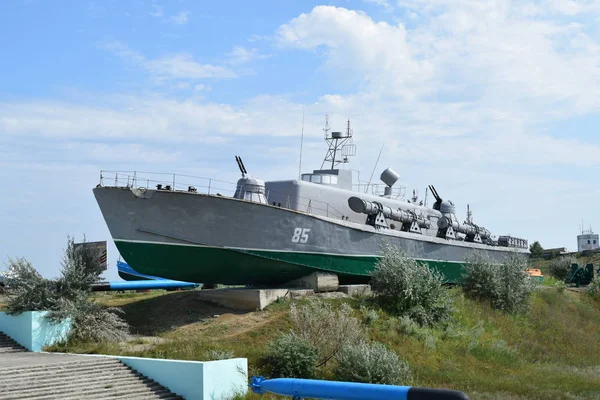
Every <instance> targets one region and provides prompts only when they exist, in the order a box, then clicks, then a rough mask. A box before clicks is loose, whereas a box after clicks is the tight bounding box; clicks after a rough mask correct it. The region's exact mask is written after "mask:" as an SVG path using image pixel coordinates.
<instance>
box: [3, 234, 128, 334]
mask: <svg viewBox="0 0 600 400" xmlns="http://www.w3.org/2000/svg"><path fill="white" fill-rule="evenodd" d="M102 272H103V268H102V266H101V264H100V257H99V254H98V252H97V250H95V249H94V248H92V247H90V246H85V238H84V242H83V245H82V246H76V245H75V242H74V239H73V238H71V237H69V238H68V242H67V248H66V249H65V254H64V257H63V261H62V268H61V276H60V277H59V278H58V279H45V278H44V277H42V276H41V275H40V274H39V273H38V272H37V271H36V270H35V268H34V267H33V266H32V265H31V263H30V262H29V261H27V260H25V259H24V258H18V259H16V260H12V259H9V263H8V272H7V274H6V276H7V284H8V286H9V287H10V292H9V298H8V304H7V312H8V313H9V314H13V315H14V314H20V313H22V312H25V311H50V313H49V314H48V318H49V319H50V320H53V321H61V320H64V319H67V318H69V319H71V321H72V323H73V329H72V331H71V339H73V340H91V341H97V342H103V341H120V340H124V339H126V338H128V335H129V333H128V326H127V323H126V322H125V321H123V320H122V319H121V318H120V317H119V316H118V315H117V314H118V313H122V311H121V310H120V309H115V308H106V307H103V306H102V305H100V304H98V303H96V302H94V301H93V300H92V299H91V298H90V294H91V288H90V285H91V284H92V283H94V282H97V281H98V280H99V279H100V274H102Z"/></svg>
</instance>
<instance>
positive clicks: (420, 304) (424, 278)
mask: <svg viewBox="0 0 600 400" xmlns="http://www.w3.org/2000/svg"><path fill="white" fill-rule="evenodd" d="M371 277H372V280H371V285H372V287H373V291H374V297H375V300H376V301H377V302H378V303H379V305H380V306H381V307H382V308H384V309H386V310H387V311H389V312H390V313H392V314H396V315H398V316H407V317H409V318H410V319H412V320H414V321H416V322H418V323H419V324H421V325H433V324H435V323H438V322H442V321H446V320H448V319H449V318H450V313H451V311H452V298H451V297H450V294H449V292H448V290H447V289H446V288H444V286H443V283H444V279H443V276H442V274H440V273H439V272H438V271H436V270H433V269H430V268H429V267H427V265H425V264H422V263H419V262H417V261H415V260H414V259H412V258H410V257H408V256H407V255H406V254H404V252H402V251H401V250H398V249H397V248H393V247H389V246H388V247H386V248H385V249H384V252H383V257H382V258H381V260H380V261H379V262H378V263H377V265H376V267H375V269H374V270H373V272H372V273H371Z"/></svg>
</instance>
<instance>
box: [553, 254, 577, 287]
mask: <svg viewBox="0 0 600 400" xmlns="http://www.w3.org/2000/svg"><path fill="white" fill-rule="evenodd" d="M572 264H577V259H576V258H575V257H572V256H569V257H558V258H555V259H554V260H552V261H551V262H550V275H552V276H553V277H554V278H556V279H558V280H559V281H563V282H566V281H567V279H568V277H569V272H570V271H571V265H572Z"/></svg>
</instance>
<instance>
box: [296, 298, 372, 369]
mask: <svg viewBox="0 0 600 400" xmlns="http://www.w3.org/2000/svg"><path fill="white" fill-rule="evenodd" d="M290 317H291V319H292V323H293V324H294V334H295V335H297V336H298V337H301V338H303V339H306V340H307V341H308V342H309V343H310V344H311V345H312V346H314V347H315V348H316V349H317V351H318V358H317V364H316V367H320V366H322V365H324V364H326V363H327V362H328V361H329V360H331V359H332V358H333V357H335V355H336V354H337V353H338V352H339V351H340V349H341V348H342V347H344V346H345V345H348V344H350V345H352V344H354V343H357V342H358V341H359V340H360V338H362V337H363V336H364V331H363V328H362V325H361V323H360V321H359V320H358V319H356V318H354V317H353V316H352V309H351V308H350V306H349V305H348V304H345V303H344V304H342V305H341V307H340V308H339V310H334V309H333V308H332V307H331V304H329V303H325V302H323V301H319V300H315V299H310V300H309V301H308V303H307V304H305V305H301V306H296V305H295V304H292V306H291V309H290Z"/></svg>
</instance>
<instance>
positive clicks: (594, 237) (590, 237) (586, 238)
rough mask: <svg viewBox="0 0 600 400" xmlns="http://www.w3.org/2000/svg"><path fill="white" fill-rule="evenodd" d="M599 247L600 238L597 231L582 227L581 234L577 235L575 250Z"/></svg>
mask: <svg viewBox="0 0 600 400" xmlns="http://www.w3.org/2000/svg"><path fill="white" fill-rule="evenodd" d="M598 248H600V238H599V235H598V234H597V233H594V232H593V231H592V228H591V227H590V229H587V230H585V229H582V230H581V235H578V236H577V251H584V250H595V249H598Z"/></svg>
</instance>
